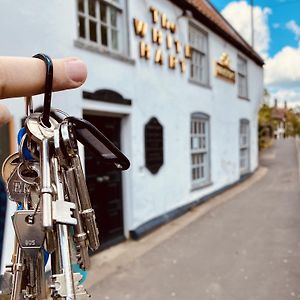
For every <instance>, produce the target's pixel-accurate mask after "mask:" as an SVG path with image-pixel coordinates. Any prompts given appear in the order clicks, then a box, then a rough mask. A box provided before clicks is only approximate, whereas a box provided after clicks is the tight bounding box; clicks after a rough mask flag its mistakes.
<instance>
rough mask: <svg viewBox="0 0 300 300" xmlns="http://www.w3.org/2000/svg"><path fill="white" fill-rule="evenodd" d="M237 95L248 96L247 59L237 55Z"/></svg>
mask: <svg viewBox="0 0 300 300" xmlns="http://www.w3.org/2000/svg"><path fill="white" fill-rule="evenodd" d="M237 69H238V96H239V97H242V98H247V97H248V83H247V82H248V75H247V60H246V59H244V58H242V57H240V56H238V68H237Z"/></svg>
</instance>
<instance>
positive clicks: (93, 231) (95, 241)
mask: <svg viewBox="0 0 300 300" xmlns="http://www.w3.org/2000/svg"><path fill="white" fill-rule="evenodd" d="M59 128H60V133H61V137H62V144H63V147H64V149H65V152H66V153H67V154H68V156H69V160H70V162H71V163H70V165H71V167H72V169H73V171H74V177H75V183H76V187H77V192H78V195H79V201H80V214H81V216H82V219H83V223H84V227H85V229H86V232H87V235H88V240H89V247H90V248H91V250H93V251H95V250H97V249H98V248H99V246H100V241H99V230H98V227H97V224H96V217H95V212H94V210H93V208H92V205H91V200H90V196H89V192H88V189H87V185H86V181H85V178H84V174H83V171H82V166H81V162H80V158H79V156H78V153H77V152H78V149H77V141H76V139H75V134H74V132H73V125H72V124H71V123H69V122H62V123H61V124H60V127H59ZM78 209H79V207H78Z"/></svg>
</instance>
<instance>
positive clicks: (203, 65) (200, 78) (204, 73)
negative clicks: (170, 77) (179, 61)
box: [189, 25, 209, 85]
mask: <svg viewBox="0 0 300 300" xmlns="http://www.w3.org/2000/svg"><path fill="white" fill-rule="evenodd" d="M189 43H190V45H191V48H192V60H191V69H190V77H191V79H192V80H194V81H196V82H198V83H201V84H203V85H208V84H209V72H208V34H207V33H206V32H204V31H203V30H201V29H198V28H197V27H195V26H194V25H190V27H189Z"/></svg>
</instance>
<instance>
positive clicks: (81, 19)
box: [79, 17, 86, 38]
mask: <svg viewBox="0 0 300 300" xmlns="http://www.w3.org/2000/svg"><path fill="white" fill-rule="evenodd" d="M79 36H80V37H82V38H85V37H86V35H85V22H84V17H79Z"/></svg>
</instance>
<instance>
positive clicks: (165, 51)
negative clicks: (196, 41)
mask: <svg viewBox="0 0 300 300" xmlns="http://www.w3.org/2000/svg"><path fill="white" fill-rule="evenodd" d="M150 13H151V16H152V23H153V24H152V27H151V28H148V24H147V23H146V22H144V21H141V20H139V19H136V18H134V19H133V25H134V30H135V34H136V35H137V36H139V37H140V38H142V40H141V41H140V44H139V53H140V58H143V59H146V60H150V59H153V60H154V62H155V63H156V64H158V65H163V64H164V63H165V62H167V63H168V67H169V69H173V70H175V69H176V68H180V70H181V72H182V73H184V72H185V71H186V60H187V59H190V58H191V57H192V53H191V47H190V46H189V45H183V44H182V43H181V42H180V41H179V40H178V39H177V38H176V29H177V28H176V24H175V23H174V22H171V21H170V20H169V19H168V18H167V16H166V14H164V13H162V12H160V11H158V10H157V9H156V8H154V7H150ZM149 32H150V33H151V41H152V43H147V42H146V41H145V40H144V38H145V37H146V36H147V34H148V33H149ZM151 46H154V50H152V48H151Z"/></svg>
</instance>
